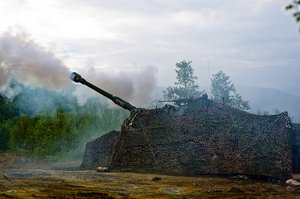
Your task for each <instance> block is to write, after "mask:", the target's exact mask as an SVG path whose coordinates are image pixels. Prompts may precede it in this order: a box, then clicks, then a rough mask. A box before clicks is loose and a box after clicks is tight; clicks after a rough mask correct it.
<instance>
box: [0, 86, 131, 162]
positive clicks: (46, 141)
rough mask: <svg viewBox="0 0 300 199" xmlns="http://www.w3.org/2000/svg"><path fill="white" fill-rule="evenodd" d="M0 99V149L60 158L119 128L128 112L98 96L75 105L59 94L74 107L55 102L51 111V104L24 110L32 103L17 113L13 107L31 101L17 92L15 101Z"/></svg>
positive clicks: (77, 151) (76, 151)
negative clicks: (103, 101) (101, 99)
mask: <svg viewBox="0 0 300 199" xmlns="http://www.w3.org/2000/svg"><path fill="white" fill-rule="evenodd" d="M38 93H45V91H41V90H40V91H38ZM48 94H49V93H48ZM22 96H25V95H22ZM28 96H30V95H28ZM39 96H41V95H39ZM48 97H51V95H50V96H48ZM30 99H31V98H27V100H30ZM56 99H58V98H56ZM49 101H50V100H49ZM72 101H74V100H71V102H72ZM0 102H1V104H0V136H1V140H0V151H8V150H11V151H21V152H26V153H29V154H33V155H37V156H39V157H44V158H50V157H54V158H55V157H57V158H59V157H61V156H63V155H65V154H66V153H69V154H71V153H72V155H82V154H76V153H80V152H81V153H82V150H83V149H84V146H85V143H86V142H87V141H89V140H91V139H94V138H95V137H98V136H100V135H102V134H103V133H105V132H108V131H110V130H114V129H120V127H121V123H122V121H123V120H124V119H125V118H126V117H127V116H128V113H127V111H125V110H123V109H120V108H110V107H108V106H107V105H102V104H101V103H100V102H99V100H98V99H94V100H89V101H88V102H87V103H86V104H85V105H84V106H78V105H76V103H69V104H68V103H67V102H70V101H66V100H65V101H64V100H63V99H62V98H61V99H60V102H62V104H68V105H69V106H70V107H71V105H72V106H73V107H72V108H66V106H65V105H64V106H59V105H56V109H54V111H51V110H50V108H52V106H50V107H49V106H46V107H47V108H45V107H44V108H41V110H43V111H41V112H39V113H34V112H32V111H27V110H35V109H34V107H33V108H32V107H28V108H27V109H26V110H25V109H24V110H25V111H24V112H23V111H22V113H18V112H17V111H16V110H18V108H17V107H19V105H20V104H27V105H28V104H30V103H32V102H28V101H26V99H25V98H21V97H20V96H18V97H17V99H15V100H14V101H10V100H8V99H6V98H4V97H2V96H0ZM36 103H38V102H36ZM41 103H42V102H41ZM59 104H60V103H59ZM52 105H53V106H54V105H55V104H52ZM37 106H39V104H37ZM22 110H23V109H22ZM80 150H81V151H80Z"/></svg>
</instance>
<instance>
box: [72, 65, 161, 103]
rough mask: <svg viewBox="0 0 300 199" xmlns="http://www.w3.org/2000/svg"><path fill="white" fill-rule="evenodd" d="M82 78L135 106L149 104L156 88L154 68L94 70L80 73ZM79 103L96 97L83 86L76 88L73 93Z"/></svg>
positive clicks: (137, 67) (155, 71)
mask: <svg viewBox="0 0 300 199" xmlns="http://www.w3.org/2000/svg"><path fill="white" fill-rule="evenodd" d="M80 73H81V75H82V76H83V78H85V79H86V80H87V81H89V82H91V83H92V84H95V85H96V86H98V87H99V88H101V89H103V90H105V91H107V92H109V93H111V94H112V95H115V96H118V97H121V98H123V99H125V100H127V101H129V102H130V103H132V104H133V105H135V106H143V105H145V104H147V103H149V102H150V100H151V95H152V92H153V90H154V88H155V86H156V74H157V68H156V67H154V66H135V67H133V69H131V70H127V71H126V72H124V71H119V72H114V71H109V72H108V71H104V70H96V69H94V68H92V69H89V70H85V71H80ZM74 93H75V95H76V96H77V98H78V100H79V103H80V104H84V103H85V102H86V100H87V99H88V98H90V97H91V96H95V95H98V96H99V94H97V93H95V92H94V91H90V89H89V88H86V87H85V86H80V87H77V89H76V91H75V92H74Z"/></svg>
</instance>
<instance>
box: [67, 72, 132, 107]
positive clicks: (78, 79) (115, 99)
mask: <svg viewBox="0 0 300 199" xmlns="http://www.w3.org/2000/svg"><path fill="white" fill-rule="evenodd" d="M70 79H71V80H72V81H74V82H76V83H78V82H80V83H82V84H84V85H86V86H88V87H89V88H91V89H93V90H95V91H97V92H98V93H100V94H101V95H104V96H105V97H107V98H109V99H110V100H112V101H113V102H114V103H115V104H117V105H119V106H121V107H122V108H124V109H126V110H129V111H132V110H133V109H136V107H135V106H133V105H131V104H130V103H129V102H127V101H125V100H123V99H121V98H119V97H117V96H113V95H112V94H110V93H108V92H106V91H104V90H102V89H101V88H98V87H97V86H95V85H93V84H91V83H90V82H88V81H86V80H85V79H84V78H83V77H81V75H79V74H78V73H75V72H73V73H71V75H70Z"/></svg>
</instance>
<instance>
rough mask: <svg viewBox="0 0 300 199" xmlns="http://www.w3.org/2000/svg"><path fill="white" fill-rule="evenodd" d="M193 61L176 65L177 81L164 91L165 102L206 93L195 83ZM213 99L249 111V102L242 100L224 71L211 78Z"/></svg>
mask: <svg viewBox="0 0 300 199" xmlns="http://www.w3.org/2000/svg"><path fill="white" fill-rule="evenodd" d="M191 63H192V62H191V61H185V60H183V61H181V62H179V63H176V66H175V67H176V68H175V71H176V79H177V81H176V82H175V85H174V86H169V87H167V88H166V90H165V91H163V98H164V100H179V99H188V98H192V97H197V96H201V95H202V94H204V93H205V91H203V90H202V91H201V90H199V85H198V84H196V83H195V81H196V80H197V79H198V77H197V76H195V75H194V69H193V67H192V65H191ZM211 95H212V96H211V97H212V99H213V100H214V101H216V102H222V103H225V104H228V105H230V106H232V107H235V108H238V109H241V110H249V109H250V105H249V101H246V100H244V99H243V98H242V96H241V95H240V94H238V93H237V91H236V88H235V85H234V84H233V83H232V81H231V80H230V77H229V76H228V75H226V73H224V72H223V71H219V72H217V73H216V74H213V75H212V78H211Z"/></svg>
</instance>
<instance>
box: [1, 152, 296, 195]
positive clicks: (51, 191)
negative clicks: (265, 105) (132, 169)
mask: <svg viewBox="0 0 300 199" xmlns="http://www.w3.org/2000/svg"><path fill="white" fill-rule="evenodd" d="M76 164H77V165H76ZM78 164H79V162H73V163H70V162H69V163H63V164H62V163H49V162H45V161H38V160H34V159H32V158H28V157H24V156H20V155H17V154H7V153H6V154H0V198H77V199H78V198H102V199H114V198H120V199H132V198H136V199H137V198H174V199H176V198H178V199H179V198H181V199H183V198H192V199H194V198H300V188H299V189H298V188H297V187H290V186H287V185H285V184H284V183H282V182H278V181H276V182H274V181H273V182H268V181H258V180H253V179H247V178H245V177H244V176H234V177H226V178H225V177H208V176H202V177H180V176H165V175H155V174H138V173H124V172H107V173H98V172H96V168H95V170H85V171H80V170H77V169H76V168H78V167H77V166H78Z"/></svg>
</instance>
